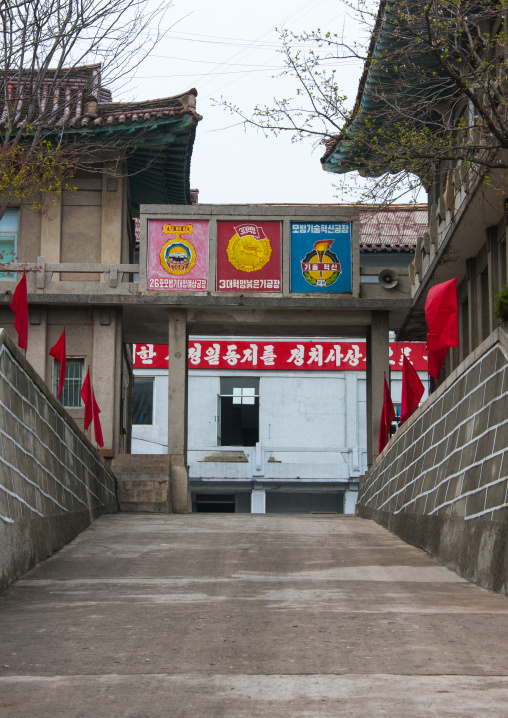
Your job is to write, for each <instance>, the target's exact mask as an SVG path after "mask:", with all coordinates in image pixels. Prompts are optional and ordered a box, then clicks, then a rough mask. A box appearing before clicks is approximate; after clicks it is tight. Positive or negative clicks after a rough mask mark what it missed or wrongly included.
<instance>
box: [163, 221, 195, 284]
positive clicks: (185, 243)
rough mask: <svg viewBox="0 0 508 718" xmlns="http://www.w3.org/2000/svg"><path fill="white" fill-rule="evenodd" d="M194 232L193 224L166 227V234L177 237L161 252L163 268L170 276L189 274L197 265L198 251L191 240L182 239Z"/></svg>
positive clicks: (165, 245) (164, 246)
mask: <svg viewBox="0 0 508 718" xmlns="http://www.w3.org/2000/svg"><path fill="white" fill-rule="evenodd" d="M193 230H194V227H193V226H192V224H185V225H178V224H166V225H164V229H163V232H164V234H174V235H176V236H175V237H174V238H173V239H170V240H168V241H167V242H166V244H164V245H163V246H162V248H161V251H160V255H159V257H160V262H161V266H162V267H164V269H165V270H166V272H168V273H169V274H175V275H177V276H179V275H180V274H187V272H190V270H191V269H192V267H193V266H194V265H195V264H196V250H195V249H194V245H192V244H191V243H190V242H189V240H187V239H182V236H181V235H182V234H191V233H192V232H193Z"/></svg>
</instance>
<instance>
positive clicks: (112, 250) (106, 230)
mask: <svg viewBox="0 0 508 718" xmlns="http://www.w3.org/2000/svg"><path fill="white" fill-rule="evenodd" d="M111 171H113V169H112V170H111ZM122 182H123V179H122V177H121V176H118V177H115V176H113V175H112V174H109V173H108V172H105V173H104V174H103V175H102V214H101V263H102V264H121V263H122V219H123V189H122ZM103 279H104V278H103V277H102V281H103Z"/></svg>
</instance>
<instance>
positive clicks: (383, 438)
mask: <svg viewBox="0 0 508 718" xmlns="http://www.w3.org/2000/svg"><path fill="white" fill-rule="evenodd" d="M394 419H395V409H394V408H393V403H392V397H391V395H390V389H389V388H388V382H387V381H386V376H385V386H384V394H383V410H382V412H381V421H380V422H379V441H378V445H377V447H378V450H379V453H381V452H382V451H383V449H384V448H385V446H386V444H387V443H388V438H389V436H390V424H391V423H392V421H393V420H394Z"/></svg>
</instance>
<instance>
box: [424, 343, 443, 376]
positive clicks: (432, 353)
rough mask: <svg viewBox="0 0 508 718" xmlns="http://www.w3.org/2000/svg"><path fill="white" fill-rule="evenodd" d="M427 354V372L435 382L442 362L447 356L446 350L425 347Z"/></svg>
mask: <svg viewBox="0 0 508 718" xmlns="http://www.w3.org/2000/svg"><path fill="white" fill-rule="evenodd" d="M427 354H428V357H429V364H428V372H429V374H430V376H431V377H432V378H433V379H435V380H436V381H437V378H438V376H439V372H440V371H441V367H442V366H443V362H444V360H445V359H446V355H447V354H448V349H429V348H428V347H427Z"/></svg>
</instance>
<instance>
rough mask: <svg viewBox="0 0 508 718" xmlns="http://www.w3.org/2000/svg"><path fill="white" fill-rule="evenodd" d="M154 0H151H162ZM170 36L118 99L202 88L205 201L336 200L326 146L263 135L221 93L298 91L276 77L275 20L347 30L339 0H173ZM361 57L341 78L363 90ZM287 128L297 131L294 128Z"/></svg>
mask: <svg viewBox="0 0 508 718" xmlns="http://www.w3.org/2000/svg"><path fill="white" fill-rule="evenodd" d="M154 1H155V0H149V2H154ZM166 22H168V23H169V22H171V23H174V24H173V27H172V29H171V30H170V31H169V32H168V34H167V36H166V38H165V39H164V40H163V41H162V43H161V44H160V45H159V46H158V47H157V48H156V50H154V51H153V52H152V53H151V54H150V56H149V57H147V58H146V59H145V60H144V61H143V63H142V64H141V65H140V67H139V68H138V69H137V70H136V72H135V74H134V76H133V79H132V82H131V84H130V86H129V88H128V89H124V90H123V91H122V94H121V96H118V95H115V96H114V98H113V99H117V100H121V99H139V100H148V99H155V98H158V97H168V96H171V95H177V94H180V93H182V92H185V91H186V90H189V89H190V88H192V87H195V88H196V89H197V91H198V97H197V111H198V112H199V114H201V115H202V116H203V119H202V120H201V122H199V124H198V128H197V135H196V142H195V144H194V151H193V155H192V163H191V187H192V188H197V189H199V202H200V203H202V204H209V203H210V204H217V203H227V204H234V203H239V204H252V203H272V202H273V203H304V204H305V203H309V204H312V203H334V202H340V201H344V200H343V199H341V198H339V197H338V196H337V190H336V189H335V188H334V186H333V182H334V176H333V174H330V173H327V172H324V171H323V170H322V169H321V164H320V161H319V159H320V157H321V155H322V154H323V151H324V148H323V146H322V145H321V146H319V147H317V148H314V147H313V145H312V143H311V142H310V141H308V140H307V141H303V142H297V143H292V142H291V139H290V137H289V136H288V135H282V136H279V137H273V136H270V137H269V138H268V139H267V138H265V137H264V136H263V135H262V134H261V133H259V132H258V131H256V130H255V129H254V128H252V127H250V128H247V129H246V128H244V127H243V126H242V125H239V124H238V122H239V120H238V118H235V117H233V116H232V115H231V114H229V112H228V111H226V110H225V109H224V108H222V107H220V106H217V105H215V103H214V100H219V99H220V98H221V96H222V97H224V98H225V99H226V100H228V101H229V102H231V103H233V104H235V105H237V106H239V107H241V108H242V110H245V111H246V112H248V111H249V110H250V109H252V108H253V107H254V105H256V104H261V105H265V104H266V105H270V103H271V101H272V98H273V97H274V96H277V97H292V96H294V93H295V90H296V83H295V82H294V81H293V80H290V79H288V78H274V76H275V75H277V73H278V72H279V71H280V69H282V67H283V61H282V56H281V55H280V54H279V53H278V49H279V48H280V41H279V39H278V33H277V30H276V28H282V27H285V28H288V29H290V30H293V31H294V32H297V33H300V32H303V31H306V30H311V29H317V28H321V29H327V30H328V29H329V30H331V31H334V32H339V31H340V30H341V28H342V26H343V23H345V22H348V10H347V8H346V6H345V5H344V4H342V3H341V2H340V0H301V2H298V0H296V2H295V1H294V0H257V2H256V3H245V2H236V3H234V2H232V0H215V2H214V3H210V2H209V0H186V1H185V2H184V1H183V0H174V2H173V7H172V8H171V9H170V10H169V12H168V14H167V17H166ZM361 69H362V66H361V64H360V63H357V65H356V67H355V66H348V65H344V66H343V67H342V68H340V71H341V75H340V82H341V87H342V85H343V87H344V93H345V94H347V95H348V96H349V97H350V98H351V99H352V100H354V97H355V96H356V92H357V87H358V81H359V77H360V73H361ZM288 134H289V133H288Z"/></svg>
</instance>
